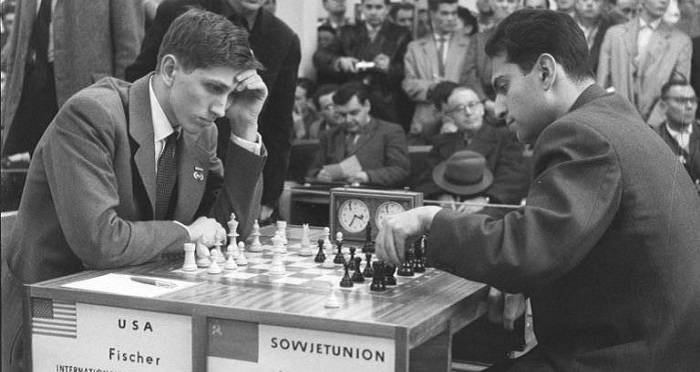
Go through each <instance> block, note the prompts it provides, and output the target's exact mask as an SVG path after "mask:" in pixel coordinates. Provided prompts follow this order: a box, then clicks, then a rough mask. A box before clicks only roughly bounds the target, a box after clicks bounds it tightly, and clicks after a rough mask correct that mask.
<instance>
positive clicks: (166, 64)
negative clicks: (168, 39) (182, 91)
mask: <svg viewBox="0 0 700 372" xmlns="http://www.w3.org/2000/svg"><path fill="white" fill-rule="evenodd" d="M178 69H179V63H178V61H177V58H176V57H175V56H174V55H172V54H166V55H164V56H163V58H162V59H161V61H160V74H161V76H162V77H163V82H164V83H165V85H167V86H169V87H170V86H172V85H173V82H174V80H175V75H176V74H177V70H178Z"/></svg>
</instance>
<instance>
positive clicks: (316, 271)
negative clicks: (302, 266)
mask: <svg viewBox="0 0 700 372" xmlns="http://www.w3.org/2000/svg"><path fill="white" fill-rule="evenodd" d="M301 272H302V273H304V274H313V275H325V274H327V273H328V269H322V268H319V267H313V268H309V269H306V270H302V271H301Z"/></svg>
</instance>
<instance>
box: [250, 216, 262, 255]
mask: <svg viewBox="0 0 700 372" xmlns="http://www.w3.org/2000/svg"><path fill="white" fill-rule="evenodd" d="M250 235H251V236H252V237H253V242H252V243H251V244H250V246H249V247H248V250H250V251H251V252H262V250H263V248H262V243H260V225H259V224H258V220H255V222H253V232H252V233H251V234H250Z"/></svg>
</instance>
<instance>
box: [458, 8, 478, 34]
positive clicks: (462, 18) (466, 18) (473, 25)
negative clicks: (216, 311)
mask: <svg viewBox="0 0 700 372" xmlns="http://www.w3.org/2000/svg"><path fill="white" fill-rule="evenodd" d="M457 30H461V31H462V33H463V34H464V35H466V36H472V35H474V34H476V33H477V32H479V21H478V20H477V19H476V17H474V15H472V12H470V11H469V9H467V8H465V7H463V6H460V7H458V8H457Z"/></svg>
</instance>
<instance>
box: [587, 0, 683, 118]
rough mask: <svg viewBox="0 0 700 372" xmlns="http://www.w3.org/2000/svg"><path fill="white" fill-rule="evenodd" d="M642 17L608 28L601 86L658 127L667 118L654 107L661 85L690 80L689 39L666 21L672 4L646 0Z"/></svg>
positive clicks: (600, 64)
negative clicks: (622, 98) (634, 107)
mask: <svg viewBox="0 0 700 372" xmlns="http://www.w3.org/2000/svg"><path fill="white" fill-rule="evenodd" d="M640 3H641V8H640V12H639V16H638V17H636V18H634V19H632V20H631V21H629V22H627V23H623V24H619V25H616V26H612V27H610V28H609V29H608V32H607V33H606V34H605V38H603V44H602V45H601V47H600V58H599V62H598V73H597V77H596V79H597V82H598V85H600V86H602V87H603V88H608V87H613V88H615V91H616V92H617V93H619V94H620V95H622V96H623V97H626V98H627V99H628V100H629V101H630V102H632V104H634V105H635V106H636V107H637V110H638V111H639V113H640V114H641V115H642V118H644V120H646V121H647V122H648V123H649V124H650V125H652V126H653V127H657V126H658V125H659V124H660V123H661V121H662V120H663V116H662V115H660V112H659V111H658V110H657V109H655V105H656V102H657V101H658V99H659V94H660V92H661V86H662V85H664V83H666V82H667V81H669V80H670V79H671V78H674V77H675V78H686V79H687V78H688V76H690V56H691V53H692V45H691V43H690V38H689V37H688V35H686V34H684V33H683V32H681V31H679V30H678V29H676V28H675V27H674V26H671V25H669V24H667V23H666V22H664V20H663V15H664V13H665V12H666V9H667V8H668V4H669V2H668V0H641V1H640Z"/></svg>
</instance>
